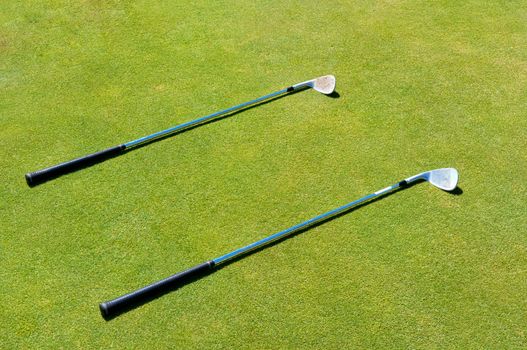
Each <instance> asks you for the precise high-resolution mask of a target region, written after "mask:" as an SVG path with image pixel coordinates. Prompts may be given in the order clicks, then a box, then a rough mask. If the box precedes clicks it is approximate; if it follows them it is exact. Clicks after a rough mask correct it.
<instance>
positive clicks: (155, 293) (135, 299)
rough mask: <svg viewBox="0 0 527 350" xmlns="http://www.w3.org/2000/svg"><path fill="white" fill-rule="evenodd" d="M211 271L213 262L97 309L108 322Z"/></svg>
mask: <svg viewBox="0 0 527 350" xmlns="http://www.w3.org/2000/svg"><path fill="white" fill-rule="evenodd" d="M213 271H214V261H212V260H210V261H207V262H204V263H203V264H200V265H197V266H194V267H192V268H190V269H188V270H185V271H183V272H180V273H177V274H175V275H172V276H170V277H167V278H165V279H163V280H161V281H158V282H155V283H152V284H151V285H149V286H146V287H143V288H141V289H138V290H136V291H135V292H131V293H128V294H125V295H123V296H121V297H119V298H116V299H113V300H110V301H106V302H104V303H100V304H99V309H100V310H101V314H102V317H103V318H104V319H105V320H109V319H112V318H114V317H116V316H118V315H120V314H122V313H123V312H126V311H128V310H130V309H133V308H135V307H137V306H140V305H143V304H145V303H147V302H149V301H151V300H153V299H155V298H158V297H160V296H161V295H163V294H166V293H168V292H170V291H173V290H174V289H177V288H179V287H182V286H184V285H185V284H187V283H190V282H193V281H195V280H197V279H199V278H200V277H203V276H205V275H208V274H209V273H211V272H213Z"/></svg>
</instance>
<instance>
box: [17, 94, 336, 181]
mask: <svg viewBox="0 0 527 350" xmlns="http://www.w3.org/2000/svg"><path fill="white" fill-rule="evenodd" d="M302 91H303V90H295V91H291V92H289V93H287V94H283V95H279V96H276V97H273V98H270V99H268V100H265V101H261V102H258V103H255V104H253V105H250V106H247V107H244V108H241V109H239V110H236V111H233V112H231V113H227V114H225V115H223V116H218V117H217V118H214V119H211V120H207V121H204V122H202V123H199V124H196V125H193V126H190V127H188V128H185V129H182V130H180V131H176V132H173V133H171V134H168V135H165V136H162V137H159V138H156V139H152V140H150V141H149V142H146V143H144V144H141V145H138V146H135V147H133V148H130V149H124V150H122V151H121V152H120V153H115V154H112V155H104V156H101V157H97V158H92V159H91V160H89V161H86V160H84V161H83V163H76V165H75V167H74V168H69V169H67V170H63V171H60V172H57V173H55V174H53V175H48V176H47V178H45V179H41V180H38V181H37V182H34V183H30V182H29V181H28V185H29V187H30V188H32V187H36V186H39V185H42V184H44V183H46V182H48V181H51V180H54V179H57V178H59V177H61V176H63V175H67V174H71V173H74V172H77V171H79V170H82V169H87V168H90V167H92V166H94V165H96V164H99V163H102V162H104V161H106V160H109V159H112V158H116V157H118V156H123V155H125V154H127V153H128V152H130V151H133V150H136V149H139V148H142V147H144V146H147V145H150V144H152V143H155V142H159V141H162V140H165V139H167V138H170V137H172V136H176V135H179V134H182V133H185V132H187V131H190V130H194V129H196V128H199V127H201V126H205V125H208V124H211V123H215V122H218V121H220V120H223V119H226V118H230V117H233V116H235V115H237V114H238V113H242V112H246V111H248V110H250V109H252V108H256V107H260V106H263V105H265V104H267V103H270V102H273V101H276V100H279V99H281V98H284V97H287V96H291V95H294V94H297V93H299V92H302ZM332 95H333V94H330V95H327V96H330V97H332V98H335V97H334V96H332ZM337 95H338V93H337ZM339 96H340V95H339ZM121 146H122V145H121ZM121 146H116V147H121ZM102 152H104V151H102ZM96 153H97V152H96ZM80 158H83V157H80ZM80 158H77V159H73V160H71V161H69V162H65V163H71V162H76V161H77V160H78V159H80ZM26 176H27V175H26Z"/></svg>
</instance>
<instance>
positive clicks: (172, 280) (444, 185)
mask: <svg viewBox="0 0 527 350" xmlns="http://www.w3.org/2000/svg"><path fill="white" fill-rule="evenodd" d="M421 180H424V181H428V182H429V183H431V184H432V185H434V186H435V187H438V188H440V189H442V190H445V191H452V190H454V189H455V188H456V185H457V181H458V172H457V170H456V169H454V168H444V169H436V170H431V171H427V172H424V173H420V174H417V175H414V176H411V177H409V178H407V179H405V180H402V181H400V182H398V183H396V184H394V185H391V186H388V187H386V188H383V189H382V190H379V191H377V192H375V193H372V194H369V195H367V196H365V197H362V198H360V199H358V200H355V201H353V202H351V203H348V204H346V205H343V206H341V207H339V208H336V209H333V210H330V211H328V212H326V213H324V214H321V215H318V216H315V217H314V218H312V219H309V220H307V221H304V222H302V223H300V224H297V225H295V226H292V227H290V228H288V229H285V230H283V231H280V232H278V233H275V234H273V235H271V236H268V237H266V238H263V239H261V240H259V241H257V242H254V243H251V244H249V245H247V246H245V247H242V248H239V249H236V250H234V251H232V252H230V253H227V254H225V255H222V256H220V257H218V258H216V259H212V260H209V261H207V262H204V263H202V264H199V265H197V266H194V267H192V268H190V269H188V270H186V271H183V272H180V273H177V274H175V275H172V276H170V277H168V278H165V279H163V280H161V281H158V282H155V283H153V284H151V285H149V286H146V287H144V288H141V289H139V290H136V291H134V292H131V293H129V294H126V295H123V296H121V297H118V298H116V299H114V300H111V301H106V302H104V303H101V304H99V309H100V311H101V314H102V316H103V318H104V319H107V320H108V319H111V318H113V317H115V316H118V315H119V314H121V313H123V312H125V311H127V310H130V309H132V308H134V307H136V306H139V305H142V304H144V303H146V302H148V301H150V300H152V299H155V298H156V297H159V296H161V295H163V294H165V293H167V292H169V291H171V290H174V289H176V288H178V287H181V286H183V285H185V284H187V283H189V282H192V281H194V280H196V279H198V278H200V277H202V276H204V275H207V274H209V273H211V272H213V271H214V270H216V269H217V268H218V267H219V266H221V265H224V264H226V263H228V262H229V261H231V262H232V261H233V260H234V259H236V258H239V257H241V256H243V255H245V254H248V253H249V252H251V251H254V250H255V249H259V248H261V247H263V246H265V245H268V244H270V243H271V242H275V241H277V240H280V239H283V238H285V237H287V236H290V235H292V234H294V233H295V232H299V231H301V230H304V229H306V228H308V227H310V226H313V225H315V224H317V223H321V222H322V221H325V220H328V219H329V218H331V217H334V216H336V215H339V214H341V213H344V212H345V211H347V210H349V209H350V208H352V207H354V206H356V205H358V204H361V203H363V202H366V201H368V200H371V199H373V198H375V197H378V196H381V195H384V194H387V193H389V192H391V191H393V190H395V189H398V188H401V187H406V186H408V185H410V184H412V183H414V182H416V181H421Z"/></svg>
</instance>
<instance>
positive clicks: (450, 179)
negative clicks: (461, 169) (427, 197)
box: [425, 168, 459, 191]
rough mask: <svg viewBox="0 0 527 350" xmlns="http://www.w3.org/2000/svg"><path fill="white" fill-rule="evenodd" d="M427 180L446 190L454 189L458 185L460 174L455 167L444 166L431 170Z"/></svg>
mask: <svg viewBox="0 0 527 350" xmlns="http://www.w3.org/2000/svg"><path fill="white" fill-rule="evenodd" d="M425 178H426V180H427V181H428V182H430V183H431V184H432V185H434V186H435V187H437V188H440V189H442V190H444V191H452V190H453V189H455V188H456V186H457V180H458V179H459V174H458V172H457V170H456V169H454V168H443V169H436V170H432V171H429V172H428V173H427V176H425Z"/></svg>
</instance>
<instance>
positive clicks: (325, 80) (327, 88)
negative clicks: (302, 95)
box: [312, 75, 336, 95]
mask: <svg viewBox="0 0 527 350" xmlns="http://www.w3.org/2000/svg"><path fill="white" fill-rule="evenodd" d="M312 82H313V85H312V87H313V89H315V90H316V91H318V92H321V93H323V94H325V95H329V94H331V93H332V92H333V91H335V84H336V81H335V77H334V76H333V75H324V76H322V77H319V78H316V79H313V80H312Z"/></svg>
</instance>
